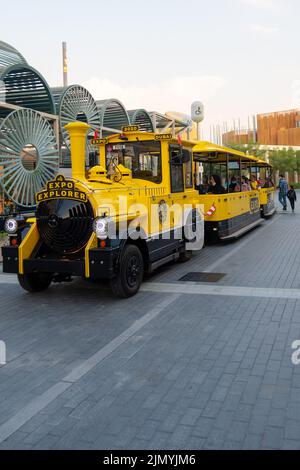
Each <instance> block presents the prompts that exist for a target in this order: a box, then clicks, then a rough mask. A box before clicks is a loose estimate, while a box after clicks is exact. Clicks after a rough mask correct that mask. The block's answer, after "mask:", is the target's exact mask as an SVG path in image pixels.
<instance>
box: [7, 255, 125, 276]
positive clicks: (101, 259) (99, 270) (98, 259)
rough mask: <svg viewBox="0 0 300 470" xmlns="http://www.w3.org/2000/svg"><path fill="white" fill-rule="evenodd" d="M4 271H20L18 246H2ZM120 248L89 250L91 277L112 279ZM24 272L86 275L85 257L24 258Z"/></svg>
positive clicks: (16, 272)
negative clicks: (72, 258) (71, 258)
mask: <svg viewBox="0 0 300 470" xmlns="http://www.w3.org/2000/svg"><path fill="white" fill-rule="evenodd" d="M2 255H3V272H4V273H15V274H18V272H19V256H18V248H17V247H5V248H2ZM118 255H119V248H104V249H100V248H99V249H98V248H96V249H93V250H90V252H89V265H90V278H91V279H99V280H100V279H111V278H112V277H114V275H115V267H116V264H117V260H118ZM24 273H25V274H29V273H55V274H56V273H57V274H69V275H71V276H83V277H84V276H85V259H84V258H81V259H75V260H70V259H59V258H55V259H53V258H52V259H49V258H32V259H26V260H24Z"/></svg>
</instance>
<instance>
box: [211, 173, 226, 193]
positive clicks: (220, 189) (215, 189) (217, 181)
mask: <svg viewBox="0 0 300 470" xmlns="http://www.w3.org/2000/svg"><path fill="white" fill-rule="evenodd" d="M208 192H209V193H212V194H226V190H225V188H224V186H222V184H221V178H220V176H219V175H212V176H211V178H210V186H209V188H208Z"/></svg>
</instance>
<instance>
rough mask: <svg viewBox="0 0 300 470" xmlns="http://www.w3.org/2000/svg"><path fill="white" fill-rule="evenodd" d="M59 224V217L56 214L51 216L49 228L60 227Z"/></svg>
mask: <svg viewBox="0 0 300 470" xmlns="http://www.w3.org/2000/svg"><path fill="white" fill-rule="evenodd" d="M58 222H59V218H58V217H57V215H56V214H51V215H50V217H49V220H48V225H49V227H51V228H56V227H58Z"/></svg>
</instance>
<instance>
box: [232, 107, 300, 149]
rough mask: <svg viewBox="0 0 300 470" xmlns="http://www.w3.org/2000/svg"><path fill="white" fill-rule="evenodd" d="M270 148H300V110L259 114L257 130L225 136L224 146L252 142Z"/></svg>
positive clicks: (236, 132) (234, 132)
mask: <svg viewBox="0 0 300 470" xmlns="http://www.w3.org/2000/svg"><path fill="white" fill-rule="evenodd" d="M254 141H255V142H257V143H259V144H261V145H270V146H275V145H278V146H287V147H299V146H300V109H292V110H290V111H278V112H275V113H268V114H258V115H257V129H256V135H255V136H254V133H253V131H230V132H227V133H225V134H223V144H224V145H227V144H228V145H230V144H241V145H247V144H248V143H250V142H254Z"/></svg>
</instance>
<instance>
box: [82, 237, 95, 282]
mask: <svg viewBox="0 0 300 470" xmlns="http://www.w3.org/2000/svg"><path fill="white" fill-rule="evenodd" d="M93 248H97V236H96V234H95V233H94V232H93V233H92V235H91V238H90V240H89V242H88V244H87V246H86V249H85V277H86V278H89V277H90V263H89V251H90V250H92V249H93Z"/></svg>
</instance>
